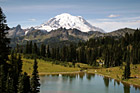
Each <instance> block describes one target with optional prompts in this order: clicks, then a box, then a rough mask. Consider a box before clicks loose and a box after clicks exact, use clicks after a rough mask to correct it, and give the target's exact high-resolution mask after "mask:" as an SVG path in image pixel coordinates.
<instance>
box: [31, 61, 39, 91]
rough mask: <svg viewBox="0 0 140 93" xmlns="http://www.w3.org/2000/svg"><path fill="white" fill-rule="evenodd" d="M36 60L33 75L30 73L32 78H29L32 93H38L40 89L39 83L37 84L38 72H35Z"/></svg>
mask: <svg viewBox="0 0 140 93" xmlns="http://www.w3.org/2000/svg"><path fill="white" fill-rule="evenodd" d="M37 68H38V66H37V60H36V59H35V60H34V65H33V73H32V78H31V91H32V93H39V91H40V89H39V87H40V83H39V75H38V70H37Z"/></svg>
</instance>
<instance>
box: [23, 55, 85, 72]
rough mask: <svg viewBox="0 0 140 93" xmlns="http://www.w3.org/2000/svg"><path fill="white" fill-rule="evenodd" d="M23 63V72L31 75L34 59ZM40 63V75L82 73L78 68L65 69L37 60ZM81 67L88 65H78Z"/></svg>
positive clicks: (24, 60)
mask: <svg viewBox="0 0 140 93" xmlns="http://www.w3.org/2000/svg"><path fill="white" fill-rule="evenodd" d="M22 61H23V67H22V70H23V72H27V73H28V74H31V73H32V71H33V63H34V60H32V59H25V58H22ZM37 62H38V71H39V73H40V74H43V73H44V74H45V73H54V72H74V71H80V68H79V67H77V64H76V67H75V68H74V67H68V66H67V67H64V66H61V65H56V64H52V62H47V61H44V60H41V59H37ZM78 64H79V65H80V66H81V67H82V66H87V65H83V64H81V63H78Z"/></svg>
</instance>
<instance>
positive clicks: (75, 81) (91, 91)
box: [40, 73, 140, 93]
mask: <svg viewBox="0 0 140 93" xmlns="http://www.w3.org/2000/svg"><path fill="white" fill-rule="evenodd" d="M40 83H41V92H40V93H140V90H139V88H137V87H132V86H128V85H123V84H122V83H121V82H119V81H116V80H114V79H111V78H107V77H103V76H99V75H96V74H90V73H89V74H87V73H75V74H56V75H45V76H40Z"/></svg>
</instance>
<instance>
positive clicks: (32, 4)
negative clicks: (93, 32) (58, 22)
mask: <svg viewBox="0 0 140 93" xmlns="http://www.w3.org/2000/svg"><path fill="white" fill-rule="evenodd" d="M0 6H1V7H2V9H3V12H4V13H5V15H6V17H7V23H8V25H9V26H10V27H13V26H16V25H17V24H21V26H22V27H23V28H26V27H31V26H37V25H40V24H42V23H44V22H46V21H48V20H49V19H50V18H52V17H54V16H56V15H58V14H61V13H70V14H71V15H75V16H82V17H83V18H85V19H86V20H88V22H89V23H91V24H92V25H94V26H97V27H100V28H102V29H104V30H105V31H107V32H109V31H113V30H116V29H119V28H124V27H130V28H140V0H0Z"/></svg>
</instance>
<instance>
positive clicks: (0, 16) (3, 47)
mask: <svg viewBox="0 0 140 93" xmlns="http://www.w3.org/2000/svg"><path fill="white" fill-rule="evenodd" d="M5 18H6V17H5V15H4V13H3V11H2V8H1V7H0V93H5V88H6V77H7V73H8V72H7V69H8V67H7V65H8V64H7V63H6V62H7V60H8V55H9V49H10V47H9V43H10V39H9V38H7V37H6V35H7V33H8V32H7V30H9V27H8V26H7V24H6V19H5Z"/></svg>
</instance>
